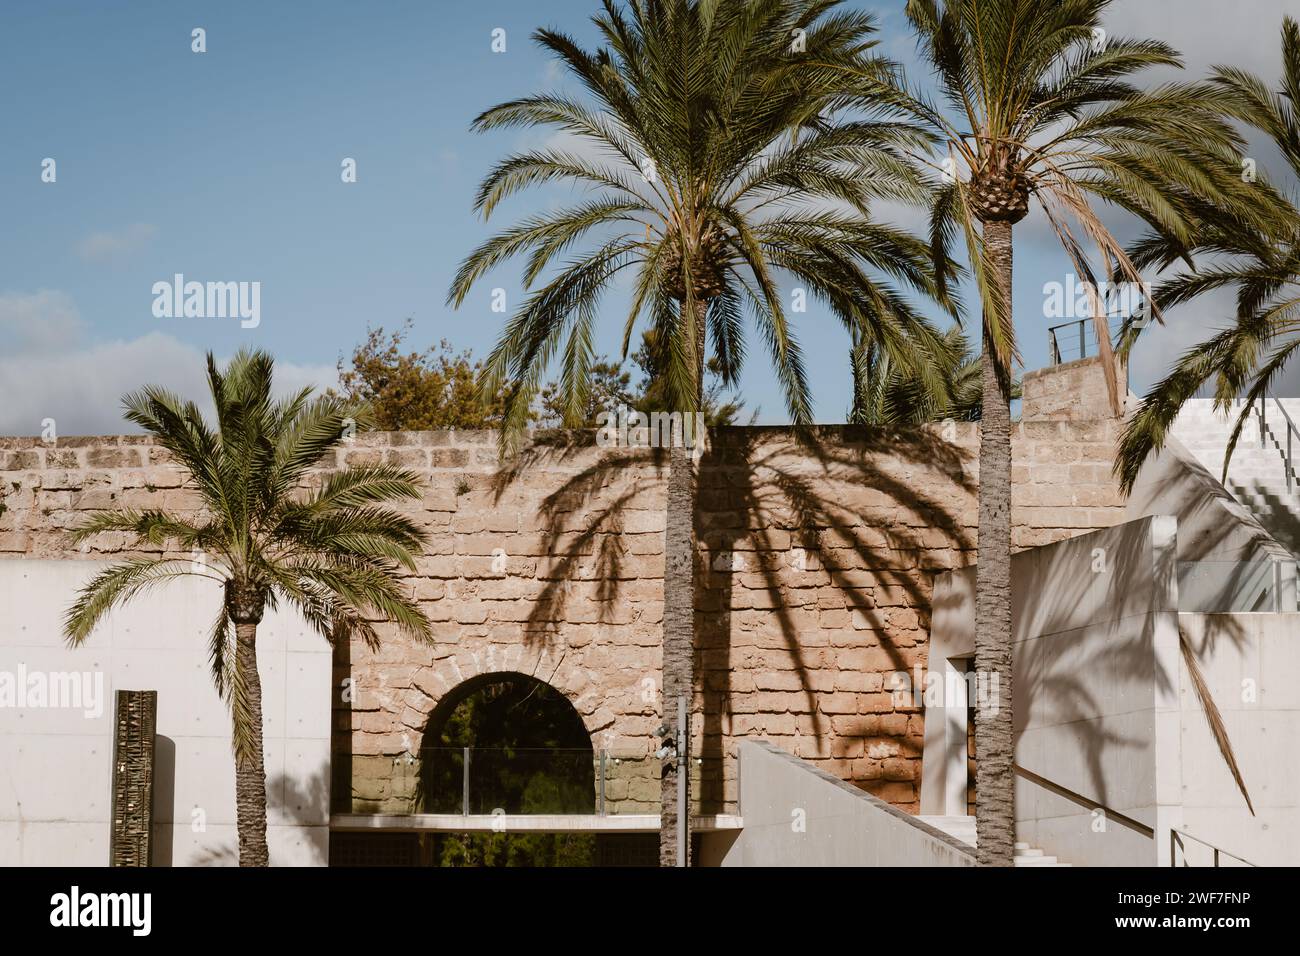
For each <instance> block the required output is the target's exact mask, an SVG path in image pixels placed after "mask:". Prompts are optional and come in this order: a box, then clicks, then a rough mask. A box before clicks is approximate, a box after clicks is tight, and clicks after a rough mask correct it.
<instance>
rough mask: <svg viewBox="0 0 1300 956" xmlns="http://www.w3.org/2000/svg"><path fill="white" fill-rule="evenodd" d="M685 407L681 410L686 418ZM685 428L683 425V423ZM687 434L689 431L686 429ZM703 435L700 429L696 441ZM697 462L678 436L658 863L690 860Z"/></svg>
mask: <svg viewBox="0 0 1300 956" xmlns="http://www.w3.org/2000/svg"><path fill="white" fill-rule="evenodd" d="M707 309H708V305H707V303H705V302H701V301H697V302H696V303H695V356H694V358H695V373H696V387H695V394H696V406H697V408H698V409H699V410H700V411H701V412H703V409H704V319H705V313H706V311H707ZM685 417H686V413H685V412H683V419H685ZM683 431H684V429H683ZM682 437H683V438H684V437H685V435H684V434H683V436H682ZM702 438H703V436H702V435H700V434H699V433H698V432H696V433H695V435H694V440H695V442H699V441H701V440H702ZM695 478H696V476H695V462H694V459H693V456H692V451H691V449H688V448H686V447H685V443H684V442H683V441H678V440H676V437H675V440H674V441H673V442H672V444H671V447H670V448H669V449H668V500H667V504H666V508H667V516H666V522H665V531H664V621H663V642H662V643H663V696H662V704H663V717H664V720H663V723H664V726H665V727H666V728H667V731H668V733H667V734H666V735H665V736H667V737H672V738H675V737H676V735H677V731H678V726H677V708H678V701H679V700H681V699H683V698H684V699H685V700H686V715H687V726H686V727H685V728H682V730H683V731H684V733H683V737H684V739H685V741H686V745H685V747H684V748H683V751H682V752H681V753H679V754H678V755H677V758H676V760H665V761H664V762H663V766H662V770H661V773H660V778H659V814H660V816H659V821H660V824H659V865H660V866H678V865H681V866H690V865H691V833H690V823H691V821H690V813H689V807H690V805H691V792H690V782H691V781H690V767H689V761H690V713H691V698H692V694H693V691H694V687H695V500H696V482H695ZM681 774H685V778H686V787H687V789H686V806H687V808H688V812H687V813H686V815H685V816H686V818H685V819H678V816H679V815H678V812H677V801H678V781H679V775H681ZM679 828H684V829H685V831H686V858H685V859H684V860H681V861H679V860H678V856H679V851H678V845H677V844H678V841H679V839H680V833H679Z"/></svg>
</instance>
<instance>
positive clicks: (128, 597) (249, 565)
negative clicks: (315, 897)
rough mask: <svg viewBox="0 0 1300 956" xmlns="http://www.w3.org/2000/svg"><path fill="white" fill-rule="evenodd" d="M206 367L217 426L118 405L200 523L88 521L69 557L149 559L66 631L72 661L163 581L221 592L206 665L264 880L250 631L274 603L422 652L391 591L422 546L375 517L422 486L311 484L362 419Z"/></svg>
mask: <svg viewBox="0 0 1300 956" xmlns="http://www.w3.org/2000/svg"><path fill="white" fill-rule="evenodd" d="M207 361H208V385H209V388H210V390H211V393H212V402H213V406H214V407H215V409H216V423H215V427H213V426H212V425H210V424H209V423H208V422H206V421H204V419H203V416H202V414H201V413H200V411H199V409H198V406H197V405H195V404H194V403H193V402H190V401H184V400H182V399H181V398H179V397H178V396H176V395H173V394H171V393H170V392H167V391H165V390H163V389H161V388H157V387H155V386H148V387H146V388H144V389H143V390H141V391H140V392H137V393H134V394H131V395H127V396H126V397H125V399H124V403H125V405H126V410H127V411H126V417H127V419H128V420H130V421H131V422H134V423H135V424H137V425H139V426H141V427H142V428H143V429H144V430H145V431H146V432H147V433H149V434H150V435H152V436H153V439H154V441H155V442H156V443H157V444H158V446H159V447H161V448H163V449H165V450H166V451H168V452H169V453H170V454H171V455H172V456H173V457H174V459H175V460H176V462H177V463H178V464H179V465H180V467H181V468H183V469H184V470H185V472H186V473H187V475H188V478H187V485H188V486H189V487H190V488H192V489H193V490H194V491H195V492H196V493H197V495H198V498H199V500H200V502H201V503H202V509H201V511H200V512H199V513H198V514H197V515H195V516H187V515H181V514H173V513H169V512H166V511H161V510H149V511H136V510H131V509H116V510H108V511H99V512H96V513H95V514H93V515H92V516H90V517H89V518H88V519H87V520H86V521H85V522H84V523H83V524H82V525H81V526H80V527H78V528H76V529H75V530H74V532H73V534H72V540H73V541H74V542H77V543H79V542H82V541H85V540H87V539H89V538H91V537H93V536H94V535H97V534H102V533H104V532H121V533H125V534H126V535H128V536H129V537H130V538H131V539H132V543H131V545H130V546H131V548H132V549H133V550H138V551H141V552H150V551H157V552H159V553H158V554H155V555H149V556H146V557H140V558H134V559H131V560H128V561H122V562H119V563H117V564H114V565H113V566H111V567H109V568H107V569H106V570H104V571H101V572H100V573H99V574H97V575H95V577H94V578H92V579H91V581H90V582H89V583H88V584H86V586H85V587H83V588H82V589H81V591H80V594H79V596H78V598H77V600H76V602H75V603H74V604H73V605H72V606H71V607H70V608H69V609H68V611H67V614H66V616H65V618H64V628H63V629H64V635H65V636H66V638H67V640H68V642H69V643H70V644H71V645H72V646H74V647H75V646H78V645H80V644H82V643H83V642H84V641H85V640H86V638H88V637H89V636H90V634H91V632H92V631H93V630H94V629H95V626H96V625H97V624H98V623H99V622H100V621H101V620H102V619H103V617H104V615H105V614H107V613H108V612H109V611H110V610H111V609H112V608H114V607H120V606H122V605H124V604H126V603H127V602H129V601H132V600H134V599H135V598H137V597H140V596H141V595H144V594H146V593H147V592H148V591H149V590H150V589H152V588H154V587H157V586H158V585H161V584H164V583H166V582H167V581H170V580H172V579H174V578H178V577H183V576H186V575H197V576H199V577H204V578H208V579H210V580H214V581H219V582H220V583H221V585H222V589H223V601H222V605H221V610H220V611H219V612H218V615H217V620H216V622H215V624H214V626H213V629H212V634H211V638H210V643H209V651H208V653H209V659H210V662H211V666H212V679H213V682H214V683H215V684H216V688H217V692H218V693H219V694H221V696H222V698H223V699H224V700H225V701H226V702H227V703H228V704H229V706H230V708H231V715H232V725H233V726H232V742H233V748H234V754H235V798H236V810H237V822H238V828H239V862H240V865H241V866H266V865H267V864H268V862H269V861H268V855H267V847H266V769H265V766H264V762H263V756H262V685H261V680H260V678H259V677H258V673H257V628H258V625H259V624H260V623H261V621H262V616H263V614H264V613H265V612H266V609H267V608H268V607H270V608H275V607H277V606H278V605H279V604H280V602H284V603H285V604H287V605H289V606H290V607H292V608H294V609H296V610H297V611H298V613H299V614H301V615H302V617H303V619H304V620H305V621H306V622H307V623H308V624H309V625H310V626H311V627H313V628H314V629H315V630H316V631H317V632H319V633H320V634H321V635H322V636H324V637H325V638H326V639H327V640H329V641H330V642H331V643H332V642H333V641H335V640H348V639H349V636H350V635H353V634H355V635H358V636H360V637H361V638H363V639H364V640H365V641H367V643H369V644H371V645H372V646H377V645H378V643H379V634H378V632H377V631H376V629H375V625H374V623H373V622H374V621H375V620H376V619H385V618H386V619H388V620H391V621H393V622H394V623H396V624H397V625H398V626H399V627H400V628H401V629H402V630H404V631H406V632H408V633H410V634H412V635H414V636H416V637H417V638H421V639H425V640H428V639H429V638H430V627H429V622H428V621H427V620H426V619H425V617H424V615H423V614H421V613H420V610H419V607H418V606H417V605H416V604H415V603H414V602H413V601H412V600H411V599H410V598H409V597H408V595H407V593H406V589H405V587H404V586H403V584H402V580H401V578H400V576H399V575H400V573H401V571H402V570H403V569H405V570H409V571H413V570H414V569H415V559H414V555H415V554H417V553H419V552H420V551H421V550H422V547H423V545H424V540H425V538H424V533H423V531H421V530H420V528H419V527H418V526H417V525H416V524H414V523H413V522H412V521H410V520H409V519H408V518H406V517H404V516H403V515H401V514H399V513H398V512H396V511H394V510H391V509H390V508H387V507H384V506H385V505H386V504H387V503H388V502H392V501H398V500H401V499H418V498H419V497H420V486H419V479H418V477H417V476H416V475H415V474H413V473H411V472H407V471H401V470H398V469H395V468H390V467H387V466H384V465H375V466H369V467H365V468H348V469H345V470H342V471H338V472H334V473H332V474H330V475H327V476H325V477H323V478H320V479H315V478H313V477H312V475H311V469H312V468H313V467H314V466H316V465H317V464H318V463H319V462H320V460H321V458H322V456H324V455H325V454H326V453H328V452H329V451H331V450H332V449H333V448H335V446H337V445H338V444H339V442H340V441H342V440H343V437H344V435H345V434H346V433H347V430H348V429H349V428H350V427H351V426H352V424H353V422H354V421H356V420H358V419H359V418H363V416H361V414H360V412H359V410H358V409H356V408H355V407H354V406H352V405H350V404H348V403H347V402H344V401H342V400H340V399H338V398H337V397H332V396H321V397H316V398H313V397H312V390H311V389H303V390H302V391H300V392H297V393H295V394H293V395H290V396H289V397H287V398H283V399H280V400H278V401H277V400H274V399H273V398H272V397H271V375H272V360H271V357H270V356H269V355H267V354H266V353H265V352H260V351H254V352H247V351H241V352H239V353H238V354H237V355H235V357H234V358H232V359H231V360H230V362H229V363H228V364H227V365H226V368H225V369H224V370H219V369H218V368H217V365H216V362H215V361H214V359H213V357H212V354H211V353H208V360H207ZM177 554H179V556H175V555H177ZM169 555H171V556H169ZM196 556H197V557H196Z"/></svg>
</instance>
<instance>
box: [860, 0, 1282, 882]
mask: <svg viewBox="0 0 1300 956" xmlns="http://www.w3.org/2000/svg"><path fill="white" fill-rule="evenodd" d="M1109 3H1110V0H908V4H907V16H908V19H909V20H910V22H911V25H912V28H913V30H914V32H915V34H916V37H917V41H918V45H919V48H920V52H921V55H922V57H923V59H924V60H925V61H926V63H927V64H928V66H929V67H930V69H931V71H932V73H933V77H934V80H935V82H936V84H937V86H938V91H939V95H940V97H941V99H942V101H943V103H944V105H943V106H942V107H940V106H937V105H934V104H933V103H932V102H931V101H930V100H929V99H928V98H927V96H926V95H924V94H923V93H922V92H919V91H918V90H916V89H915V88H913V87H912V86H911V85H910V84H909V82H908V80H907V78H906V77H904V76H903V75H902V74H901V72H900V73H897V74H896V75H894V76H893V77H890V78H888V79H887V80H885V81H883V85H885V86H888V87H889V88H890V91H891V92H886V91H882V89H881V86H882V81H881V79H880V78H879V77H878V76H867V77H865V78H864V79H863V81H862V84H861V87H862V91H863V94H864V96H865V97H866V98H867V101H868V102H869V103H871V104H873V105H874V104H878V103H879V102H881V101H882V100H888V99H890V98H891V97H892V102H893V103H894V104H896V105H897V107H898V108H899V109H900V110H901V111H903V112H904V113H905V114H906V115H908V116H910V117H912V118H914V119H915V120H916V121H917V122H919V123H921V124H922V125H923V128H924V129H925V130H926V131H927V132H928V133H929V134H930V135H931V136H932V138H933V141H934V142H936V143H937V144H938V150H937V156H932V157H931V158H930V159H929V161H930V163H931V165H932V167H933V169H934V170H935V172H936V174H942V181H940V182H938V183H937V188H936V192H935V202H934V214H933V217H932V226H931V235H932V240H933V245H934V249H935V254H936V258H937V259H938V260H939V261H946V259H947V256H948V247H949V245H950V244H951V243H952V242H953V241H955V240H956V239H957V237H958V236H959V235H960V236H961V237H962V238H963V239H964V241H965V245H966V251H967V256H968V259H969V262H970V266H971V271H972V273H973V275H974V279H975V282H976V286H977V288H978V292H979V297H980V304H981V307H982V310H983V322H982V327H981V338H982V373H981V374H982V398H981V406H982V416H981V419H980V463H979V474H980V482H979V541H978V548H979V566H978V571H977V583H976V611H975V616H976V627H975V666H976V669H977V671H978V672H979V673H980V675H981V677H982V678H983V679H985V680H986V681H988V682H989V685H988V686H989V687H990V688H991V689H992V688H996V689H997V693H996V694H995V695H993V696H992V697H991V703H990V705H988V706H984V707H981V708H980V710H979V711H978V712H977V714H976V724H975V740H976V744H975V746H976V791H977V803H976V816H977V824H976V825H977V830H978V844H979V858H980V861H981V862H982V863H983V864H985V865H1011V862H1012V852H1013V843H1014V835H1013V831H1014V808H1013V762H1014V743H1013V737H1012V721H1011V700H1012V697H1011V418H1010V411H1009V402H1010V397H1011V388H1012V380H1013V363H1014V362H1015V360H1016V359H1017V357H1018V353H1017V347H1016V336H1015V325H1014V322H1013V316H1012V308H1011V299H1012V294H1011V293H1012V228H1013V226H1014V225H1015V224H1016V223H1017V222H1019V221H1021V220H1022V219H1023V218H1024V217H1025V216H1026V215H1027V214H1028V213H1029V211H1030V208H1031V204H1033V203H1034V201H1035V200H1036V201H1037V204H1038V206H1039V208H1040V209H1041V210H1042V212H1043V214H1044V215H1045V217H1046V219H1047V221H1048V223H1049V224H1050V225H1051V227H1052V229H1053V230H1054V232H1055V234H1056V236H1057V237H1058V238H1059V240H1060V242H1061V244H1062V246H1063V247H1064V249H1065V251H1066V253H1067V254H1068V256H1069V258H1070V261H1071V262H1072V263H1073V265H1074V268H1075V271H1076V272H1077V273H1078V274H1079V277H1080V279H1081V280H1083V281H1086V282H1089V283H1091V285H1092V287H1093V288H1096V287H1098V285H1099V283H1098V281H1097V279H1096V278H1094V270H1096V271H1100V272H1101V273H1102V275H1103V277H1104V278H1105V279H1108V280H1122V281H1128V282H1133V283H1141V281H1142V277H1141V276H1140V274H1139V272H1138V270H1137V267H1136V266H1135V265H1134V264H1133V263H1132V262H1131V261H1130V259H1129V257H1128V256H1126V255H1125V253H1124V249H1123V248H1122V246H1121V244H1120V243H1119V242H1118V241H1117V240H1116V239H1115V238H1114V237H1113V236H1112V234H1111V232H1110V231H1109V229H1108V228H1107V227H1106V225H1105V223H1104V222H1103V221H1102V219H1101V218H1100V216H1099V214H1098V212H1097V209H1096V204H1097V202H1098V201H1100V202H1101V203H1103V204H1108V205H1111V206H1114V207H1117V208H1118V209H1121V210H1125V211H1127V212H1128V213H1131V214H1133V215H1134V216H1136V217H1138V218H1139V219H1140V220H1141V221H1143V222H1145V223H1147V224H1148V225H1149V226H1150V227H1151V228H1152V229H1153V230H1154V231H1155V232H1156V233H1157V234H1158V235H1161V236H1168V237H1171V238H1172V239H1173V240H1175V241H1180V242H1183V243H1189V242H1190V241H1191V239H1192V236H1193V234H1194V232H1195V230H1196V229H1197V228H1198V223H1199V222H1200V216H1201V215H1203V214H1205V213H1206V212H1207V210H1211V209H1213V208H1214V203H1222V202H1227V201H1228V199H1229V198H1230V197H1235V198H1237V199H1239V200H1240V202H1241V203H1242V204H1243V205H1244V206H1246V207H1247V208H1255V207H1251V206H1250V201H1251V197H1249V195H1248V193H1247V190H1246V189H1245V187H1244V185H1243V184H1242V183H1240V181H1239V180H1238V178H1237V176H1236V172H1237V170H1238V168H1239V163H1238V156H1239V153H1238V147H1239V146H1240V141H1239V139H1238V137H1237V136H1236V134H1235V133H1234V131H1233V130H1232V128H1231V126H1230V125H1229V124H1228V123H1227V122H1226V120H1225V119H1224V118H1223V115H1222V114H1223V110H1224V100H1225V95H1224V94H1223V92H1222V91H1221V90H1219V89H1217V88H1215V87H1212V86H1209V85H1206V84H1182V85H1174V84H1170V85H1162V86H1158V87H1155V88H1154V89H1150V90H1144V89H1141V88H1139V87H1137V86H1135V85H1133V84H1132V83H1131V82H1130V81H1129V78H1130V77H1131V76H1132V75H1133V74H1135V73H1137V72H1139V71H1141V70H1143V69H1145V68H1148V67H1156V66H1179V65H1180V60H1179V57H1178V54H1177V53H1176V52H1175V51H1174V50H1173V49H1171V48H1170V47H1169V46H1167V45H1166V44H1164V43H1161V42H1158V41H1155V40H1129V39H1122V38H1118V37H1111V38H1107V37H1106V34H1105V31H1104V30H1102V28H1101V22H1100V18H1101V14H1102V12H1103V11H1104V9H1105V8H1106V7H1107V6H1108V5H1109ZM1212 200H1213V202H1212ZM1244 214H1245V213H1243V215H1244ZM1254 214H1255V216H1256V218H1257V219H1258V218H1260V217H1261V215H1262V214H1261V213H1259V212H1258V210H1257V208H1256V209H1255V213H1254ZM1089 247H1091V249H1092V250H1093V254H1092V255H1090V253H1089ZM944 274H945V272H944V270H940V271H939V274H938V278H939V279H940V280H942V279H943V276H944ZM1094 322H1095V323H1096V325H1097V331H1098V340H1099V342H1100V343H1101V350H1100V351H1101V355H1102V358H1103V360H1104V361H1105V362H1106V364H1107V367H1108V368H1109V369H1110V374H1108V376H1107V380H1108V382H1109V387H1110V392H1111V402H1112V407H1113V409H1114V411H1115V412H1116V414H1118V412H1119V409H1120V400H1121V397H1120V395H1119V394H1118V389H1119V382H1118V377H1117V375H1116V374H1114V369H1115V363H1114V362H1113V361H1112V353H1111V348H1110V334H1109V330H1108V328H1107V326H1106V319H1105V312H1104V309H1103V307H1102V304H1101V303H1100V301H1095V302H1094Z"/></svg>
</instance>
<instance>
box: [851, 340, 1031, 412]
mask: <svg viewBox="0 0 1300 956" xmlns="http://www.w3.org/2000/svg"><path fill="white" fill-rule="evenodd" d="M930 354H931V361H932V362H933V363H934V364H935V369H936V370H937V371H938V373H939V374H938V377H939V379H940V380H941V381H942V382H943V388H942V390H941V391H934V390H933V388H932V386H931V384H930V383H929V382H927V381H925V380H923V379H922V378H921V377H920V376H918V375H917V374H916V373H915V372H914V371H913V370H911V369H906V368H900V367H898V366H897V365H895V364H894V363H893V362H892V361H890V358H889V356H888V355H887V354H884V353H882V352H881V351H880V350H879V349H877V348H875V346H874V344H873V343H872V342H870V341H869V340H865V339H864V340H862V341H859V342H858V343H857V344H855V345H854V347H853V352H852V354H851V356H850V357H851V361H852V363H853V405H852V406H851V408H850V409H849V416H848V418H849V422H850V423H852V424H854V425H888V426H900V425H920V424H923V423H925V422H934V421H940V420H942V419H945V418H949V419H953V420H955V421H963V422H977V421H979V418H980V402H981V400H982V397H983V390H982V384H981V379H980V357H979V355H977V354H976V355H972V354H971V350H970V343H969V342H968V341H967V339H966V333H965V332H963V331H962V328H961V326H958V325H954V326H952V327H951V328H950V329H948V331H946V332H944V333H943V336H942V337H941V338H940V339H939V342H938V345H937V347H936V348H935V349H934V350H933V351H932V352H931V353H930ZM1011 397H1012V398H1019V397H1020V388H1019V386H1018V385H1017V384H1016V383H1014V382H1013V383H1012V391H1011Z"/></svg>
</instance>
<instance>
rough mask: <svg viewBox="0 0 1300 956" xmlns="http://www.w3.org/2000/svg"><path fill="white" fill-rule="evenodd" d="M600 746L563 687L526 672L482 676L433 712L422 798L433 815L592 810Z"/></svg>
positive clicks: (424, 744)
mask: <svg viewBox="0 0 1300 956" xmlns="http://www.w3.org/2000/svg"><path fill="white" fill-rule="evenodd" d="M596 750H597V748H596V747H595V746H594V745H593V740H592V736H591V734H590V732H589V731H588V728H587V724H586V722H585V721H584V720H583V717H582V715H581V714H580V713H579V712H578V710H577V709H576V708H575V707H574V705H573V702H572V701H571V700H570V698H569V695H568V694H566V693H565V692H564V691H562V690H561V689H559V688H557V687H555V686H554V685H552V684H550V683H548V682H547V681H545V680H543V679H542V678H541V677H538V676H535V675H533V674H528V673H524V672H522V671H512V670H490V671H485V672H481V673H477V674H474V675H472V676H469V677H467V678H466V679H465V680H462V681H461V682H460V683H458V684H456V685H455V686H453V687H452V688H450V689H449V690H448V691H447V692H446V693H444V694H443V695H441V697H440V698H439V699H438V700H437V702H436V703H435V704H434V706H433V708H432V709H431V710H430V711H429V712H428V717H427V719H426V721H425V723H424V726H423V732H422V735H421V744H420V752H419V764H420V780H419V789H418V795H417V802H418V804H419V805H420V807H421V808H422V809H423V810H424V811H425V812H429V813H451V812H468V813H471V814H486V813H494V812H505V813H590V812H591V811H592V809H593V808H594V804H595V800H596V767H595V760H596ZM466 800H468V806H466V804H465V801H466Z"/></svg>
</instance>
